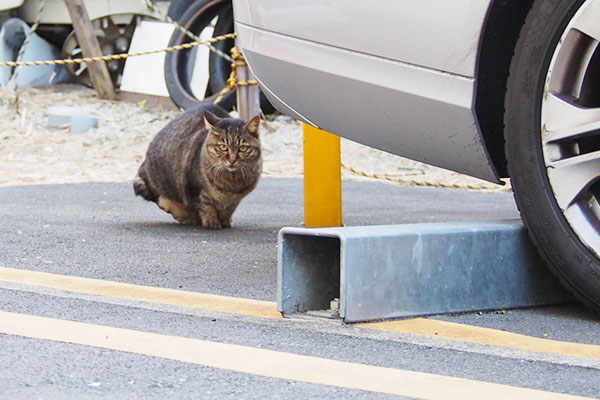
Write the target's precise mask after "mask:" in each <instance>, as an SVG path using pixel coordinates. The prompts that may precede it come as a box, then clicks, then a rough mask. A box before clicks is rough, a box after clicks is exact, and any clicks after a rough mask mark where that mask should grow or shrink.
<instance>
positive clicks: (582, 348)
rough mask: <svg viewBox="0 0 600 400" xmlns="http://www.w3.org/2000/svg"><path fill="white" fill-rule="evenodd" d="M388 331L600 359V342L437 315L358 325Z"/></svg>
mask: <svg viewBox="0 0 600 400" xmlns="http://www.w3.org/2000/svg"><path fill="white" fill-rule="evenodd" d="M357 326H359V327H361V328H368V329H376V330H381V331H386V332H397V333H408V334H413V335H421V336H430V337H434V338H439V339H449V340H459V341H463V342H471V343H482V344H489V345H494V346H503V347H510V348H514V349H520V350H530V351H536V352H540V353H551V354H560V355H565V356H574V357H583V358H592V359H596V360H600V346H598V345H592V344H582V343H571V342H561V341H558V340H552V339H542V338H536V337H533V336H527V335H521V334H518V333H512V332H505V331H500V330H497V329H491V328H482V327H479V326H472V325H463V324H458V323H454V322H446V321H438V320H434V319H425V318H415V319H410V320H404V321H390V322H377V323H369V324H360V325H357Z"/></svg>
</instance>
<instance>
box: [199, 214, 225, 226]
mask: <svg viewBox="0 0 600 400" xmlns="http://www.w3.org/2000/svg"><path fill="white" fill-rule="evenodd" d="M202 227H203V228H206V229H221V228H223V226H222V225H221V221H219V219H218V218H217V217H212V216H210V217H207V216H205V217H202Z"/></svg>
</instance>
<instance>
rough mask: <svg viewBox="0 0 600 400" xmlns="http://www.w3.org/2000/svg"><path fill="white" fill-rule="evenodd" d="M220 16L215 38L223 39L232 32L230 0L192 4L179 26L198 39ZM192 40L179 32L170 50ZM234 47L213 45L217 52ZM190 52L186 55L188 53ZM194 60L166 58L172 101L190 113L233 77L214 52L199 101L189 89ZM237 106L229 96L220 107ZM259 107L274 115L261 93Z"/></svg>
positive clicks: (170, 55)
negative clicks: (191, 63) (204, 87)
mask: <svg viewBox="0 0 600 400" xmlns="http://www.w3.org/2000/svg"><path fill="white" fill-rule="evenodd" d="M216 16H218V19H217V22H216V23H215V28H214V33H213V36H221V35H225V34H227V33H231V32H233V30H234V28H233V9H232V6H231V1H230V0H196V1H195V2H194V3H192V4H191V5H190V6H189V7H188V9H187V10H186V11H185V13H184V14H183V15H182V16H181V18H180V19H179V24H181V25H182V26H183V27H184V28H186V29H188V30H189V31H191V32H193V33H194V34H196V35H199V34H200V32H202V30H203V29H204V28H206V26H207V25H208V24H209V23H210V22H211V21H212V20H213V19H214V17H216ZM190 41H191V39H190V38H189V37H188V36H187V35H185V34H183V33H182V32H181V31H179V30H176V31H175V32H174V33H173V35H172V36H171V39H170V41H169V46H175V45H180V44H183V43H187V42H190ZM234 45H235V42H234V40H233V39H227V40H222V41H219V42H217V43H215V44H214V47H215V48H217V49H218V50H220V51H222V52H224V53H229V50H230V49H231V48H232V47H233V46H234ZM186 52H187V53H186ZM192 59H193V53H191V52H190V51H184V52H171V53H167V56H166V57H165V80H166V82H167V89H168V90H169V94H170V96H171V99H172V100H173V102H174V103H175V104H177V105H178V106H179V107H182V108H185V109H188V108H190V107H193V106H195V105H197V104H198V103H200V102H201V101H214V100H215V99H216V98H217V97H218V96H219V93H220V92H221V90H222V89H223V88H224V87H225V86H226V85H227V79H229V75H230V73H231V63H230V62H229V61H227V60H226V59H224V58H223V57H221V56H219V55H218V54H216V53H214V52H211V53H210V55H209V66H208V67H209V80H208V87H207V89H206V93H205V99H198V98H197V97H196V96H195V95H194V94H193V91H192V89H191V87H190V83H189V82H190V79H191V67H190V66H189V62H190V61H191V60H192ZM235 102H236V96H235V93H228V94H226V95H225V97H224V98H223V100H222V101H221V102H220V103H219V105H220V106H222V107H223V108H225V109H226V110H231V109H233V107H234V105H235ZM260 107H261V109H262V111H263V112H264V113H265V114H270V113H272V112H274V111H275V109H274V107H273V106H272V105H271V103H270V102H269V100H267V98H266V97H265V96H264V95H263V94H262V93H261V94H260Z"/></svg>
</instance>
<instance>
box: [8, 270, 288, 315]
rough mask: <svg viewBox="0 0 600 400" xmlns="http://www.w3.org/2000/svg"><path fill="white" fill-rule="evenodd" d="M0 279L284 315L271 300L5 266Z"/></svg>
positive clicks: (224, 309) (178, 304) (222, 308)
mask: <svg viewBox="0 0 600 400" xmlns="http://www.w3.org/2000/svg"><path fill="white" fill-rule="evenodd" d="M0 280H1V281H5V282H12V283H20V284H25V285H35V286H41V287H45V288H51V289H58V290H66V291H72V292H78V293H86V294H93V295H100V296H110V297H116V298H121V299H128V300H141V301H147V302H151V303H160V304H169V305H174V306H180V307H189V308H198V309H205V310H215V311H222V312H226V313H232V314H240V315H248V316H253V317H260V318H281V314H280V313H279V312H278V311H277V304H276V303H275V302H270V301H261V300H252V299H242V298H237V297H227V296H219V295H213V294H204V293H195V292H187V291H184V290H175V289H166V288H158V287H150V286H140V285H132V284H129V283H121V282H112V281H104V280H101V279H90V278H80V277H75V276H67V275H58V274H51V273H47V272H37V271H29V270H21V269H14V268H4V267H0Z"/></svg>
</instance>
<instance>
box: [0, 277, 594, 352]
mask: <svg viewBox="0 0 600 400" xmlns="http://www.w3.org/2000/svg"><path fill="white" fill-rule="evenodd" d="M0 281H4V282H11V283H19V284H25V285H32V286H39V287H45V288H51V289H58V290H64V291H69V292H75V293H84V294H92V295H100V296H109V297H114V298H121V299H128V300H136V301H146V302H150V303H159V304H168V305H175V306H180V307H188V308H196V309H203V310H212V311H221V312H226V313H230V314H240V315H247V316H252V317H259V318H281V314H280V313H279V312H278V311H277V304H276V303H275V302H270V301H260V300H252V299H243V298H236V297H227V296H219V295H211V294H203V293H196V292H188V291H183V290H175V289H166V288H157V287H151V286H140V285H133V284H128V283H121V282H113V281H105V280H100V279H90V278H80V277H75V276H67V275H59V274H51V273H47V272H38V271H30V270H21V269H14V268H3V267H0ZM355 326H357V327H361V328H367V329H375V330H381V331H387V332H397V333H406V334H413V335H420V336H429V337H434V338H440V339H448V340H455V341H461V342H471V343H482V344H488V345H493V346H501V347H508V348H515V349H520V350H529V351H534V352H541V353H550V354H558V355H563V356H574V357H580V358H589V359H600V346H598V345H591V344H581V343H570V342H561V341H557V340H550V339H541V338H535V337H531V336H526V335H521V334H517V333H511V332H505V331H500V330H496V329H490V328H481V327H477V326H470V325H463V324H457V323H451V322H445V321H437V320H433V319H424V318H415V319H409V320H403V321H391V322H381V323H368V324H359V325H355Z"/></svg>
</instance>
